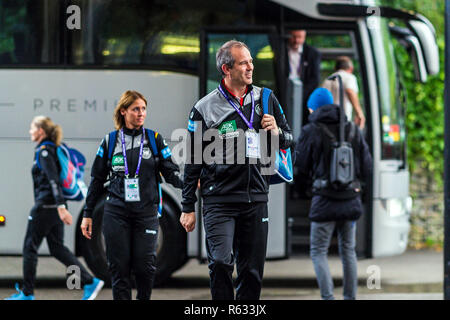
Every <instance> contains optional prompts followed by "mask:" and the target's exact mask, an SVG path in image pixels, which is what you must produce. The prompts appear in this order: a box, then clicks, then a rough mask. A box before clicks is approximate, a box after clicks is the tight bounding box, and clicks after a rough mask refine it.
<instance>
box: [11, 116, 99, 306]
mask: <svg viewBox="0 0 450 320" xmlns="http://www.w3.org/2000/svg"><path fill="white" fill-rule="evenodd" d="M29 133H30V137H31V140H32V141H33V142H36V143H37V146H36V150H35V151H36V152H35V159H34V164H33V168H32V170H31V173H32V177H33V186H34V200H35V205H34V206H33V208H32V209H31V212H30V216H29V217H28V226H27V231H26V235H25V241H24V244H23V276H24V282H23V289H22V290H20V289H19V285H18V284H16V290H17V291H18V293H17V294H13V295H12V296H10V297H9V298H6V299H5V300H34V283H35V279H36V267H37V260H38V250H39V247H40V245H41V243H42V240H43V239H44V238H46V239H47V244H48V248H49V250H50V254H51V255H52V256H54V257H55V258H56V259H57V260H58V261H60V262H62V263H63V264H64V265H66V266H67V267H68V266H77V267H78V268H79V269H80V271H81V274H80V275H81V282H82V283H83V284H84V294H83V298H82V299H83V300H93V299H95V297H96V296H97V294H98V292H99V291H100V290H101V288H102V287H103V281H102V280H100V279H97V278H94V277H92V276H91V275H90V274H89V272H88V271H87V270H86V269H85V267H84V266H83V265H82V264H81V263H80V262H79V261H78V259H77V258H76V257H75V255H74V254H73V253H72V252H71V251H70V250H69V249H68V248H67V247H66V246H64V243H63V240H64V224H66V225H71V224H72V215H71V214H70V212H69V211H68V210H67V205H66V201H65V199H64V196H63V193H62V190H61V186H60V183H59V180H60V179H59V170H60V164H59V162H58V157H57V155H56V148H57V147H58V146H59V145H60V144H61V141H62V135H63V132H62V128H61V127H60V126H59V125H57V124H55V123H54V122H53V121H52V120H51V119H50V118H48V117H45V116H37V117H35V118H34V119H33V120H32V122H31V125H30V132H29Z"/></svg>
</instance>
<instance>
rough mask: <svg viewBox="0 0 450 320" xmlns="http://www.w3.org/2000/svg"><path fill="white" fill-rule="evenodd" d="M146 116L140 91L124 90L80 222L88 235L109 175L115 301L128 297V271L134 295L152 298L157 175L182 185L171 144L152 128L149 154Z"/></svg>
mask: <svg viewBox="0 0 450 320" xmlns="http://www.w3.org/2000/svg"><path fill="white" fill-rule="evenodd" d="M146 116H147V101H146V99H145V98H144V97H143V96H142V94H140V93H139V92H137V91H126V92H124V93H123V94H122V96H121V97H120V100H119V103H118V105H117V106H116V108H115V111H114V122H115V127H116V130H117V132H116V135H115V137H116V140H115V141H109V137H110V135H106V136H105V138H104V139H103V141H102V142H101V145H100V147H99V149H98V152H97V155H96V157H95V160H94V164H93V166H92V171H91V177H92V180H91V184H90V186H89V189H88V194H87V197H86V206H85V209H84V215H83V221H82V223H81V230H82V233H83V235H84V236H85V237H86V238H88V239H90V238H91V236H92V218H93V217H92V213H93V210H94V207H95V205H96V203H97V201H98V199H99V198H100V197H101V196H102V195H103V194H104V192H105V190H104V184H105V182H106V180H107V179H108V176H109V180H110V184H109V186H108V190H107V191H108V196H107V198H106V201H105V206H104V214H103V234H104V236H105V244H106V256H107V260H108V267H109V271H110V274H111V278H112V289H113V298H114V300H131V286H132V283H131V272H132V271H133V272H134V274H135V277H136V286H137V296H136V297H137V299H139V300H149V299H150V297H151V292H152V287H153V281H154V276H155V271H156V245H157V238H158V226H159V224H158V203H159V193H158V179H159V174H160V173H162V175H163V176H164V178H165V180H166V181H167V182H169V183H171V184H172V185H173V186H174V187H176V188H182V184H183V183H182V181H181V179H180V178H179V175H178V167H177V166H176V165H175V164H174V163H173V162H172V158H171V153H170V149H169V147H168V146H167V144H166V142H165V141H164V139H163V138H162V137H161V135H160V134H158V133H153V131H151V132H152V134H154V135H155V141H156V147H157V150H158V155H155V154H152V152H153V151H152V148H151V140H150V138H151V137H149V136H148V134H147V133H149V132H150V131H147V130H146V129H145V128H144V121H145V118H146ZM149 134H150V133H149ZM110 144H111V145H110ZM109 148H112V149H111V150H112V154H111V159H109V152H108V150H110V149H109Z"/></svg>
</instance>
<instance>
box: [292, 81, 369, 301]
mask: <svg viewBox="0 0 450 320" xmlns="http://www.w3.org/2000/svg"><path fill="white" fill-rule="evenodd" d="M307 106H308V109H309V112H310V115H309V123H308V124H307V125H305V126H304V127H303V129H302V133H301V135H300V137H299V139H298V142H297V144H296V149H295V154H296V157H295V158H296V160H295V165H296V167H297V168H298V170H299V172H300V177H301V179H302V180H303V179H304V180H305V181H308V178H310V180H312V181H313V186H312V194H313V196H312V200H311V208H310V212H309V219H310V220H311V242H310V256H311V259H312V261H313V265H314V271H315V273H316V277H317V282H318V285H319V288H320V294H321V297H322V299H324V300H333V299H334V296H333V280H332V278H331V274H330V270H329V266H328V257H327V255H328V248H329V246H330V242H331V237H332V235H333V231H334V229H337V235H338V246H339V255H340V257H341V260H342V264H343V269H344V277H343V294H344V299H355V298H356V289H357V259H356V251H355V244H356V221H357V220H358V218H359V217H360V216H361V214H362V213H363V205H362V201H361V192H362V188H361V185H362V184H363V183H364V182H367V180H368V179H369V178H370V177H371V175H372V157H371V155H370V152H369V147H368V145H367V143H366V141H365V140H364V137H363V135H362V133H361V131H360V130H359V129H358V128H356V126H355V125H354V124H352V123H351V122H348V121H347V118H345V137H346V141H348V142H349V143H351V146H352V149H353V155H354V159H353V160H354V168H355V172H354V174H355V181H356V182H357V183H356V184H353V183H352V184H351V185H350V187H349V188H348V190H333V189H332V186H330V185H328V184H327V179H328V180H329V176H330V172H329V168H330V161H331V145H332V141H331V139H330V138H329V135H328V134H326V133H325V130H327V129H328V130H329V132H331V133H332V134H333V135H334V137H337V138H338V137H339V117H340V112H341V111H342V108H341V107H339V106H338V105H335V104H333V96H332V94H331V92H330V91H329V90H328V89H325V88H317V89H315V90H314V91H313V93H312V94H311V96H310V97H309V99H308V102H307ZM324 127H325V128H324ZM355 128H356V129H355ZM350 137H351V138H350ZM336 140H338V139H336Z"/></svg>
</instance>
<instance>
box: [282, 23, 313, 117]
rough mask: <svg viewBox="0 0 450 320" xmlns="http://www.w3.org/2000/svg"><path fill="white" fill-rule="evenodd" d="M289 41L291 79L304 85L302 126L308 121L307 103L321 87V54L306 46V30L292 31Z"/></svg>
mask: <svg viewBox="0 0 450 320" xmlns="http://www.w3.org/2000/svg"><path fill="white" fill-rule="evenodd" d="M289 34H290V37H289V40H288V50H287V58H288V59H287V61H288V70H289V78H290V79H295V78H297V79H300V80H301V81H302V83H303V96H302V97H303V110H302V111H303V112H302V114H303V116H302V119H303V120H302V122H303V123H302V125H304V124H306V123H307V121H308V115H309V112H308V108H307V106H306V102H307V101H308V98H309V96H310V94H311V93H312V92H313V90H314V89H315V88H317V87H318V86H319V81H320V60H321V55H320V52H319V51H318V50H317V49H316V48H314V47H312V46H310V45H308V44H306V43H305V42H306V30H291V31H290V33H289Z"/></svg>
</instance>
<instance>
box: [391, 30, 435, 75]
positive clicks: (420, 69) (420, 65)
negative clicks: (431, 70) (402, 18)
mask: <svg viewBox="0 0 450 320" xmlns="http://www.w3.org/2000/svg"><path fill="white" fill-rule="evenodd" d="M389 31H390V32H391V34H392V35H393V36H394V37H395V38H397V39H398V41H399V43H400V44H401V45H402V46H403V47H404V48H405V49H406V50H407V51H408V54H409V56H410V58H411V61H412V63H413V66H414V74H415V77H416V80H417V81H420V82H423V83H424V82H426V81H427V78H428V74H427V69H426V66H425V59H424V55H423V52H422V48H421V45H420V42H419V40H418V39H417V37H416V36H415V35H414V34H413V33H412V32H411V31H410V30H409V29H406V28H400V27H397V26H392V25H391V26H390V27H389Z"/></svg>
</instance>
